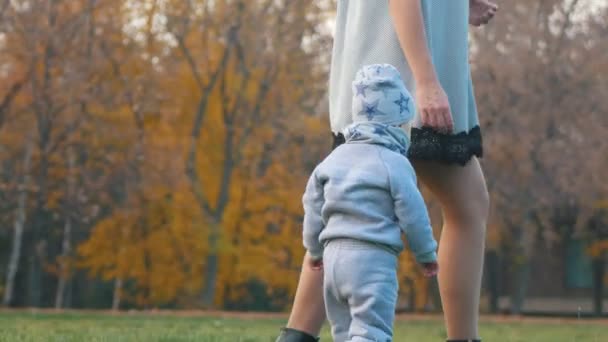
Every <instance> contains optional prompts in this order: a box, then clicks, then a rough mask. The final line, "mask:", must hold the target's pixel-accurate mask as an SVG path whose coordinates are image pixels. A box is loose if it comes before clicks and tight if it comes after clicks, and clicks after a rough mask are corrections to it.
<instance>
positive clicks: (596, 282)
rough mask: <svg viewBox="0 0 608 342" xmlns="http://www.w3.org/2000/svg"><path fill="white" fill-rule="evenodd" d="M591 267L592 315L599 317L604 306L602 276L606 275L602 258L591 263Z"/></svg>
mask: <svg viewBox="0 0 608 342" xmlns="http://www.w3.org/2000/svg"><path fill="white" fill-rule="evenodd" d="M592 267H593V313H594V314H595V315H597V316H601V315H602V313H603V311H604V310H603V304H604V275H605V273H606V261H605V260H604V258H603V256H600V257H599V258H595V259H593V261H592Z"/></svg>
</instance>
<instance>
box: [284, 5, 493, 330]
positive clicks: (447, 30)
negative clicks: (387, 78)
mask: <svg viewBox="0 0 608 342" xmlns="http://www.w3.org/2000/svg"><path fill="white" fill-rule="evenodd" d="M496 10H497V7H496V5H494V4H492V3H489V2H487V0H470V2H469V1H467V0H443V1H438V0H391V1H364V0H351V1H349V0H339V1H338V14H337V21H336V33H335V38H334V49H333V56H332V66H331V76H330V88H329V96H330V121H331V128H332V131H333V132H334V145H335V146H337V145H339V144H340V143H342V142H343V139H344V137H343V136H342V135H341V133H340V132H341V130H342V129H343V128H344V127H346V126H347V125H348V124H349V123H350V118H351V116H350V99H351V96H352V91H351V83H352V80H353V78H354V77H355V72H356V70H357V69H358V68H360V67H361V66H363V65H366V64H375V63H388V64H392V65H394V66H396V67H397V68H398V69H399V72H400V73H401V74H402V76H403V78H404V79H405V80H406V82H408V81H409V82H408V88H410V90H411V92H412V93H415V99H416V101H415V102H416V107H417V112H418V113H417V114H418V115H417V118H416V120H415V122H414V127H413V128H412V132H411V139H412V146H411V147H410V150H409V157H410V160H411V161H412V164H413V165H414V168H415V169H416V173H417V175H418V179H419V180H421V181H422V183H424V184H425V185H426V186H427V187H428V188H429V189H430V190H431V192H432V193H433V194H434V195H435V196H436V197H437V199H438V200H439V203H440V205H441V208H442V213H443V222H444V226H443V230H442V233H441V240H440V245H439V265H440V268H439V276H438V280H439V290H440V295H441V300H442V304H443V309H444V316H445V324H446V328H447V334H448V341H479V339H478V338H479V336H478V327H477V321H478V307H479V296H480V292H481V274H482V268H483V250H484V240H485V225H486V219H487V214H488V206H489V204H488V201H489V200H488V193H487V190H486V185H485V180H484V176H483V173H482V171H481V167H480V165H479V161H478V160H477V158H478V157H481V154H482V147H481V133H480V129H479V125H478V118H477V108H476V105H475V99H474V94H473V88H472V82H471V77H470V68H469V60H468V24H469V23H471V24H473V25H476V26H479V25H481V24H485V23H487V22H488V21H489V20H490V19H491V18H492V17H493V16H494V14H495V12H496ZM308 258H309V256H306V257H305V260H304V265H303V268H302V273H301V276H300V282H299V285H298V289H297V291H296V297H295V301H294V306H293V309H292V312H291V316H290V318H289V322H288V324H287V328H285V329H283V332H282V334H281V336H279V338H278V340H277V342H307V341H316V340H317V339H316V338H315V337H314V336H316V335H318V333H319V331H320V329H321V326H322V324H323V322H324V320H325V312H324V304H323V298H322V295H321V293H322V290H321V288H322V279H323V274H322V273H321V272H320V271H315V270H313V269H312V268H311V267H310V261H309V260H308Z"/></svg>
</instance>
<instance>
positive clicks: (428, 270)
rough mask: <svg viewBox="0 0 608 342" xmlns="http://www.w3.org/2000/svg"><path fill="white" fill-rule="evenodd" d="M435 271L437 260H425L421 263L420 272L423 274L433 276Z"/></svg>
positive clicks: (437, 267) (437, 265) (435, 273)
mask: <svg viewBox="0 0 608 342" xmlns="http://www.w3.org/2000/svg"><path fill="white" fill-rule="evenodd" d="M437 272H439V264H437V261H434V262H425V263H423V264H422V274H424V276H425V277H427V278H430V277H434V276H436V275H437Z"/></svg>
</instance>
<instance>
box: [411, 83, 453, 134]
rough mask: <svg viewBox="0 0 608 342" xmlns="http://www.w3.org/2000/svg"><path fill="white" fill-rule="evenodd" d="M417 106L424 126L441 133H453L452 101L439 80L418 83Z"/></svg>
mask: <svg viewBox="0 0 608 342" xmlns="http://www.w3.org/2000/svg"><path fill="white" fill-rule="evenodd" d="M416 107H417V108H418V112H419V113H420V120H421V122H422V126H423V127H431V128H433V129H434V130H436V131H438V132H441V133H451V132H452V130H453V129H454V122H453V120H452V111H451V110H450V102H449V101H448V96H447V95H446V93H445V91H444V90H443V88H442V87H441V84H439V81H431V82H427V83H422V84H417V85H416Z"/></svg>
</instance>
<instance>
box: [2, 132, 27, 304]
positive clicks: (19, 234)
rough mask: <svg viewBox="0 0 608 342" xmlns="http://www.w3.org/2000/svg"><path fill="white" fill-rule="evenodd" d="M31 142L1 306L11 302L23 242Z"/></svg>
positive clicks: (20, 188) (20, 192) (20, 189)
mask: <svg viewBox="0 0 608 342" xmlns="http://www.w3.org/2000/svg"><path fill="white" fill-rule="evenodd" d="M33 145H34V143H33V141H32V140H29V143H28V144H27V147H26V150H25V157H24V160H23V180H22V182H21V186H20V187H19V197H18V199H17V216H16V217H15V222H14V230H15V232H14V235H13V244H12V250H11V256H10V259H9V262H8V270H7V273H6V289H5V291H4V299H3V304H4V305H5V306H9V305H10V304H11V302H12V301H13V289H14V288H15V276H16V275H17V271H18V270H19V259H20V258H21V242H22V241H23V228H24V225H25V212H26V204H27V194H28V192H27V187H28V185H29V182H30V175H29V173H30V164H31V160H32V149H33Z"/></svg>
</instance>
